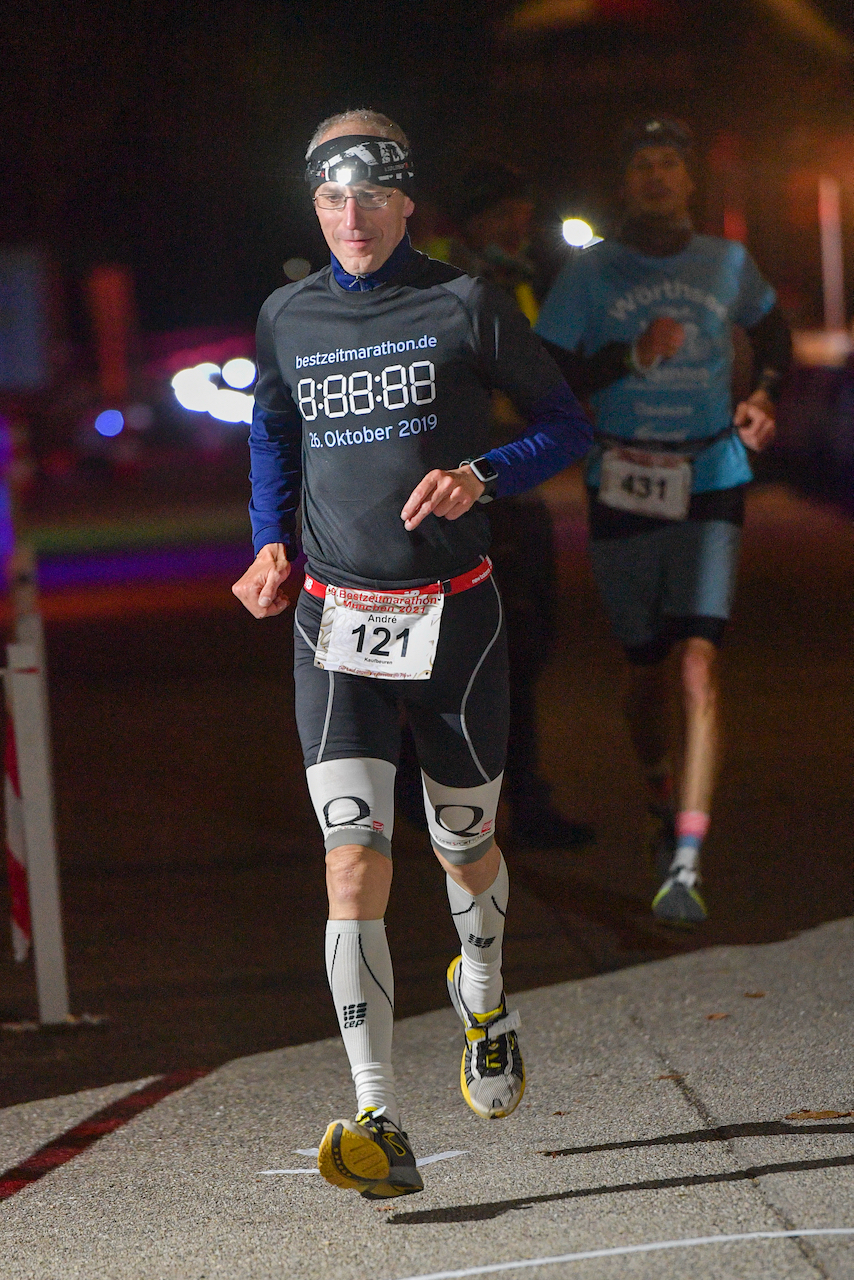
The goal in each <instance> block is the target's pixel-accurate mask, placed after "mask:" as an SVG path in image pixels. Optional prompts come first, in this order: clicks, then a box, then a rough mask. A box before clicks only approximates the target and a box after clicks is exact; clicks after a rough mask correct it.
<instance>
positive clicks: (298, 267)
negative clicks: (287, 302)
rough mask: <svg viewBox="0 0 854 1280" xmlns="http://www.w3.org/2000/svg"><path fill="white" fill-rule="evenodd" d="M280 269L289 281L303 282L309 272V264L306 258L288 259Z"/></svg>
mask: <svg viewBox="0 0 854 1280" xmlns="http://www.w3.org/2000/svg"><path fill="white" fill-rule="evenodd" d="M282 269H283V271H284V273H285V275H286V276H287V277H288V279H289V280H304V279H305V278H306V276H307V275H308V274H309V272H310V271H311V263H310V262H309V261H308V259H307V258H288V260H287V262H286V263H284V265H283V268H282Z"/></svg>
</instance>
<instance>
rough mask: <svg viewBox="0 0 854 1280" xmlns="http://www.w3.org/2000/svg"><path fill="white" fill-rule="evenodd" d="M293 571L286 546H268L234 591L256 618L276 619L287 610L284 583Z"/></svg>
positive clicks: (235, 585) (270, 543)
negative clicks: (277, 615)
mask: <svg viewBox="0 0 854 1280" xmlns="http://www.w3.org/2000/svg"><path fill="white" fill-rule="evenodd" d="M290 571H291V564H290V561H289V560H288V557H287V554H286V551H285V546H284V543H281V542H269V543H268V544H267V546H266V547H262V548H261V550H260V551H259V552H258V554H257V556H256V557H255V560H254V562H253V563H252V564H251V565H250V566H249V568H248V569H247V570H246V572H245V573H244V575H243V577H242V578H241V579H240V580H239V581H238V582H235V584H234V586H233V587H232V588H231V589H232V591H233V592H234V594H235V595H236V596H237V598H238V600H239V601H240V602H241V604H244V605H245V606H246V608H247V609H248V610H249V612H250V613H251V614H252V616H253V618H275V616H276V614H279V613H283V612H284V610H285V609H287V607H288V603H289V601H288V598H287V596H286V595H285V593H284V583H285V581H286V579H287V577H288V575H289V574H290Z"/></svg>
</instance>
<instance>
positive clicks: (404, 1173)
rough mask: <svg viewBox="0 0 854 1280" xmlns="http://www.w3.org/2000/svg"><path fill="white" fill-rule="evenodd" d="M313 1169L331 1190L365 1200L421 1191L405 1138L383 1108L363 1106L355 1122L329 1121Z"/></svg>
mask: <svg viewBox="0 0 854 1280" xmlns="http://www.w3.org/2000/svg"><path fill="white" fill-rule="evenodd" d="M317 1167H318V1169H319V1170H320V1172H321V1173H322V1174H323V1176H324V1178H325V1179H326V1181H327V1182H331V1183H332V1185H333V1186H334V1187H343V1188H346V1189H347V1190H352V1191H358V1192H359V1193H360V1195H363V1196H364V1197H365V1199H367V1200H387V1199H390V1198H391V1197H393V1196H405V1195H411V1194H413V1193H414V1192H416V1191H423V1190H424V1183H423V1181H422V1179H421V1174H420V1173H419V1172H418V1170H417V1169H416V1167H415V1156H414V1155H413V1154H412V1148H411V1147H410V1145H409V1138H408V1137H407V1136H406V1134H405V1133H404V1132H403V1131H402V1130H401V1129H398V1127H397V1125H394V1124H392V1123H391V1121H390V1120H387V1119H386V1117H385V1115H384V1108H382V1107H380V1108H376V1107H366V1108H365V1110H364V1111H360V1112H359V1114H358V1115H357V1116H356V1119H355V1120H333V1121H332V1123H331V1124H330V1125H329V1127H328V1128H327V1130H326V1133H325V1134H324V1136H323V1141H322V1142H321V1144H320V1150H319V1152H318V1155H317Z"/></svg>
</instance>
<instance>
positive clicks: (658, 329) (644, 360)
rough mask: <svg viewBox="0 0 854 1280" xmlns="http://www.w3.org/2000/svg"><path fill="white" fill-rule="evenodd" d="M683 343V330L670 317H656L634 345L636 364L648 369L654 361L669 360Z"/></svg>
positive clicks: (681, 326)
mask: <svg viewBox="0 0 854 1280" xmlns="http://www.w3.org/2000/svg"><path fill="white" fill-rule="evenodd" d="M684 341H685V328H684V325H681V324H680V323H679V321H678V320H673V319H672V318H671V317H670V316H656V317H655V319H654V320H651V321H650V323H649V324H648V325H647V327H646V329H645V330H644V331H643V333H642V334H641V336H640V337H639V338H638V340H637V342H636V343H635V356H636V358H637V362H638V364H640V365H643V367H644V369H648V368H649V367H650V365H651V364H652V363H653V362H654V361H655V360H656V359H661V360H669V359H670V358H671V356H675V355H676V352H677V351H678V350H679V348H680V347H681V346H682V343H683V342H684Z"/></svg>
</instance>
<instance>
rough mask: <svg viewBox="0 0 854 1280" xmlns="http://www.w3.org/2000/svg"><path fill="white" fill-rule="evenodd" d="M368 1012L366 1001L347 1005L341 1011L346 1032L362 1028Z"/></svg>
mask: <svg viewBox="0 0 854 1280" xmlns="http://www.w3.org/2000/svg"><path fill="white" fill-rule="evenodd" d="M367 1012H368V1002H367V1001H366V1000H360V1001H359V1003H358V1004H345V1005H344V1006H343V1007H342V1009H341V1013H342V1016H343V1022H344V1030H345V1031H352V1030H353V1028H354V1027H360V1026H361V1025H362V1023H363V1022H364V1021H365V1015H366V1014H367Z"/></svg>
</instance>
